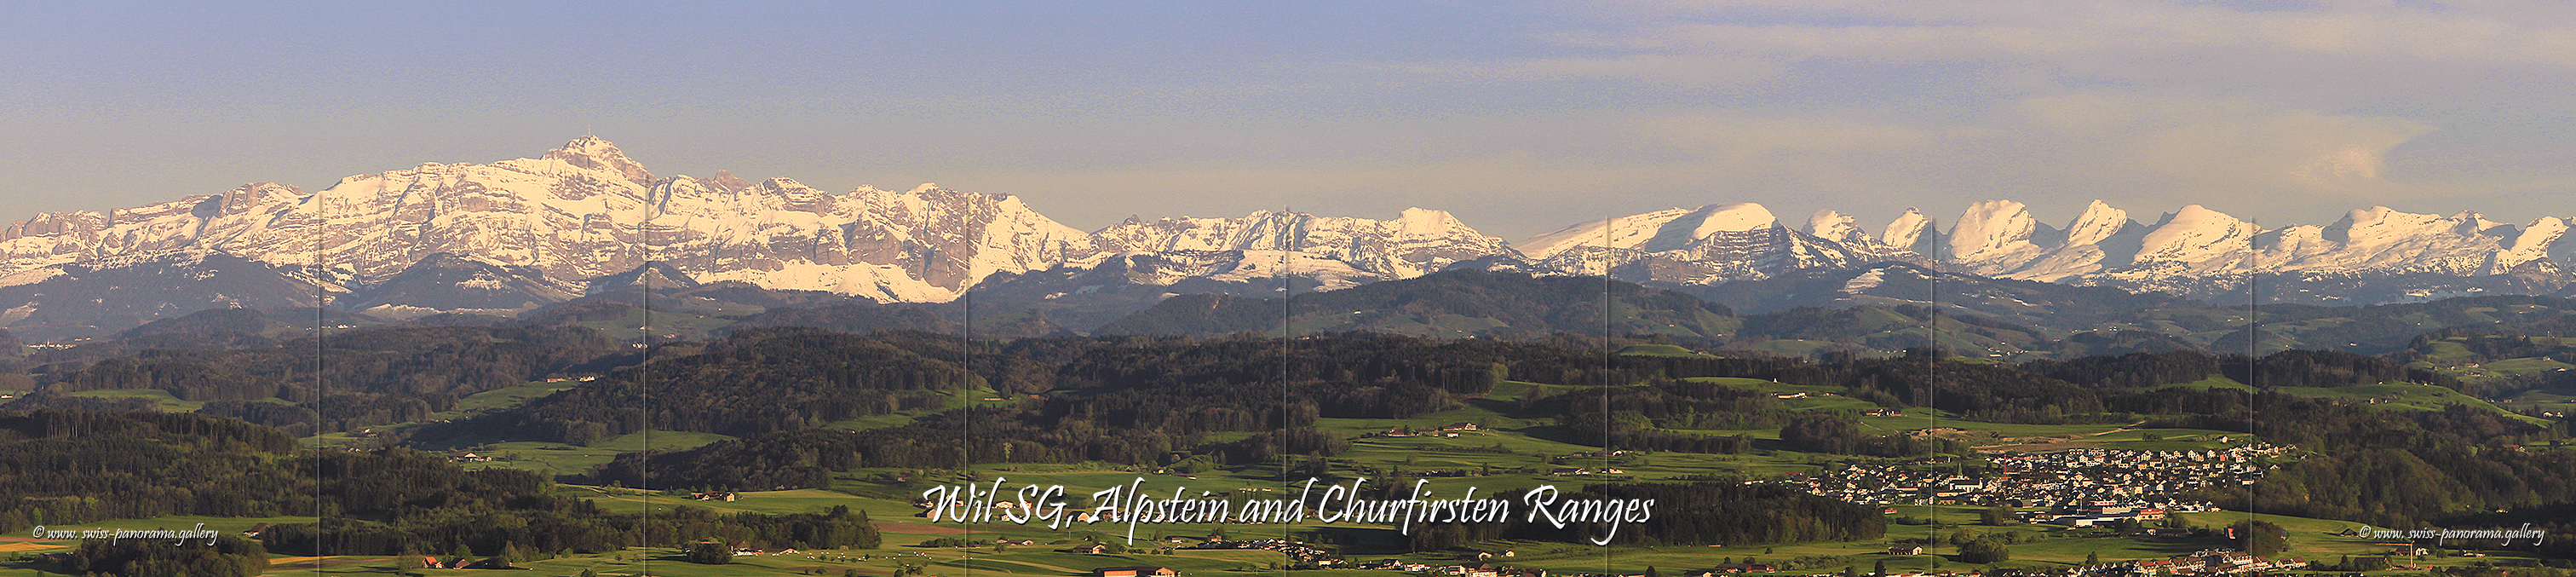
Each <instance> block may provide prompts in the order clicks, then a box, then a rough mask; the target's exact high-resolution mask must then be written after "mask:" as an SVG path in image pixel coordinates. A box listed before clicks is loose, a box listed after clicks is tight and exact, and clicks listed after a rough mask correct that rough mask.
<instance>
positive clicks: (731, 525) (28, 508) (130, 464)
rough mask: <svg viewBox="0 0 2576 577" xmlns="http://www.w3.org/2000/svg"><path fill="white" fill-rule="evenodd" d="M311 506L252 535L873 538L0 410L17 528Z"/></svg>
mask: <svg viewBox="0 0 2576 577" xmlns="http://www.w3.org/2000/svg"><path fill="white" fill-rule="evenodd" d="M315 511H329V512H331V513H332V516H331V517H330V518H329V520H328V521H327V522H326V523H327V525H326V526H324V527H320V528H318V529H317V528H316V527H315V526H313V525H310V524H303V525H296V524H286V525H280V526H276V527H272V528H270V529H269V531H268V532H267V533H265V534H262V535H261V536H260V539H261V540H262V541H263V542H264V545H265V549H266V550H267V551H271V552H293V553H297V554H311V553H312V552H317V551H318V552H320V553H322V554H325V555H370V556H380V555H393V554H399V553H411V554H415V555H417V554H419V553H420V552H432V553H433V554H438V553H447V552H464V553H468V554H472V555H476V556H492V557H503V558H504V559H505V560H520V561H524V560H528V559H531V558H533V557H534V555H535V554H536V553H538V552H557V553H559V552H604V551H614V550H619V549H622V548H624V547H627V546H631V545H637V544H644V543H639V541H642V542H646V543H650V544H653V545H658V546H666V547H667V546H673V545H677V544H680V543H683V542H685V540H684V538H683V537H682V536H684V535H685V536H697V537H717V538H724V539H725V540H727V541H744V542H749V543H759V544H762V545H763V546H769V545H776V546H792V547H805V548H833V547H842V546H856V547H874V546H876V545H877V544H878V538H877V534H876V528H875V527H874V526H872V525H871V524H870V523H869V522H868V518H867V515H866V514H865V513H863V512H853V511H850V510H848V509H847V508H841V509H836V510H833V511H828V512H817V513H799V514H788V515H762V514H751V513H744V514H736V515H723V516H713V515H706V514H703V511H700V512H699V514H696V515H689V514H686V513H687V512H686V511H683V514H681V515H673V516H663V517H657V518H654V519H651V520H650V521H649V523H650V524H651V527H650V528H649V530H641V529H646V527H645V525H646V523H647V521H645V520H643V519H640V518H639V517H638V516H635V515H632V514H614V513H610V512H608V511H605V510H603V509H601V508H600V507H599V506H598V505H597V504H596V503H595V502H594V501H591V500H589V499H587V498H584V497H582V496H581V495H579V494H573V493H566V492H562V491H558V490H557V488H556V487H555V486H554V484H553V483H552V482H551V481H550V480H548V479H546V478H545V477H543V476H540V475H537V474H534V473H529V472H525V471H518V470H511V469H483V470H475V471H467V470H463V469H460V468H458V467H457V465H455V464H454V463H450V462H449V461H448V459H447V458H446V457H444V456H441V455H435V454H428V453H421V452H417V451H412V450H408V449H400V448H394V449H383V450H376V451H365V452H347V451H338V450H334V451H327V452H315V451H306V450H298V449H297V447H296V443H295V440H294V439H293V438H291V437H288V436H286V435H285V434H282V433H280V432H278V431H277V430H276V429H271V428H267V427H261V426H257V425H251V424H247V423H243V422H241V421H238V420H232V419H224V418H217V417H210V416H205V415H190V414H175V413H151V412H137V413H96V412H88V411H35V412H16V411H0V531H9V532H12V533H18V534H24V533H25V532H26V531H25V530H26V529H27V528H29V527H32V526H35V525H39V524H52V525H55V526H64V525H75V524H80V523H86V522H90V521H98V520H104V519H145V518H153V517H163V516H169V515H202V516H214V517H278V516H301V515H311V514H313V513H314V512H315ZM104 544H105V543H103V542H92V543H91V544H89V545H104ZM162 548H164V549H171V548H169V547H167V546H166V545H165V546H163V547H162ZM225 549H226V550H227V551H236V550H238V551H240V552H244V554H246V555H248V556H251V557H253V558H257V557H258V553H257V551H258V550H259V549H260V547H258V546H242V545H240V544H232V543H228V544H226V546H225ZM173 550H176V549H173ZM136 556H137V554H136V552H134V551H128V550H122V549H112V548H102V547H94V546H87V545H85V546H84V547H82V548H81V549H80V550H78V551H76V552H74V553H72V554H70V555H69V556H67V557H66V558H64V559H62V560H61V561H60V563H64V564H69V565H70V566H68V567H60V566H58V567H57V568H58V569H69V570H71V571H74V572H76V573H80V572H88V571H91V570H99V571H105V572H109V573H119V574H138V572H137V571H134V570H133V569H134V568H132V567H121V566H117V565H119V564H122V563H128V562H134V561H135V560H136V559H135V558H136ZM145 557H149V556H148V555H146V556H145ZM147 562H149V561H148V560H147ZM254 565H255V564H254ZM254 572H255V571H254ZM140 573H141V574H177V573H169V572H159V573H155V572H150V571H143V572H140ZM188 574H210V573H203V572H191V573H188ZM227 574H247V573H227Z"/></svg>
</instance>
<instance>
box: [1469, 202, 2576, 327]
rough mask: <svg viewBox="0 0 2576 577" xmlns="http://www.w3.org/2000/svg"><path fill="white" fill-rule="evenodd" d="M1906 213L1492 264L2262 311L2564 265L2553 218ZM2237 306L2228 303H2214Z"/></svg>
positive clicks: (1602, 243) (1650, 236)
mask: <svg viewBox="0 0 2576 577" xmlns="http://www.w3.org/2000/svg"><path fill="white" fill-rule="evenodd" d="M1936 222H1937V221H1935V220H1934V219H1932V218H1930V217H1928V216H1927V215H1925V214H1924V212H1923V211H1921V210H1918V209H1907V210H1906V211H1905V212H1904V213H1902V214H1899V215H1897V216H1896V218H1894V219H1892V220H1891V221H1889V222H1888V223H1887V225H1886V226H1884V227H1882V228H1881V229H1880V230H1882V231H1883V232H1882V233H1881V234H1880V235H1878V236H1874V237H1873V236H1871V235H1870V234H1869V233H1868V232H1867V229H1865V228H1864V227H1863V226H1862V225H1861V223H1860V221H1859V219H1857V218H1854V217H1852V216H1849V215H1846V214H1843V213H1841V212H1837V211H1832V210H1825V211H1819V212H1817V213H1816V214H1815V215H1814V216H1811V217H1809V218H1808V220H1807V223H1806V226H1805V227H1804V229H1805V230H1804V231H1803V232H1791V231H1788V230H1787V229H1786V228H1785V227H1783V226H1782V225H1781V224H1780V223H1778V222H1777V221H1776V220H1775V219H1773V218H1771V215H1770V212H1769V211H1768V210H1765V209H1763V208H1762V207H1761V206H1760V205H1754V204H1743V203H1738V204H1717V205H1708V206H1704V207H1700V208H1698V209H1681V208H1675V209H1667V210H1661V211H1655V212H1649V213H1643V214H1637V215H1631V216H1625V217H1618V218H1613V219H1605V220H1597V221H1590V222H1585V223H1581V224H1576V225H1573V226H1569V227H1566V228H1564V229H1561V230H1558V231H1555V232H1550V233H1548V234H1543V235H1539V236H1536V237H1532V238H1530V239H1529V240H1526V241H1523V242H1521V243H1520V244H1519V247H1520V249H1521V251H1522V253H1523V254H1526V255H1528V257H1529V258H1530V260H1529V261H1527V262H1526V263H1521V264H1518V265H1507V266H1511V267H1513V268H1518V269H1521V270H1529V271H1533V272H1540V273H1546V274H1596V275H1597V274H1601V271H1603V270H1605V268H1604V267H1605V266H1606V267H1607V269H1606V270H1609V271H1611V274H1612V275H1613V276H1616V277H1618V278H1621V279H1623V280H1629V281H1633V282H1647V283H1665V284H1673V285H1685V286H1690V285H1713V284H1719V283H1726V282H1732V281H1740V280H1753V279H1765V278H1773V277H1777V276H1780V275H1783V274H1785V273H1788V272H1791V271H1803V270H1853V269H1859V268H1865V267H1867V265H1870V264H1873V263H1880V262H1890V261H1904V262H1913V263H1937V266H1939V267H1940V268H1941V269H1943V270H1945V271H1948V272H1952V273H1967V274H1975V275H1981V276H1989V277H1997V278H2007V279H2016V280H2035V281H2046V282H2061V283H2070V284H2077V285H2089V286H2111V287H2118V288H2123V289H2128V290H2137V291H2151V292H2162V293H2168V294H2175V295H2183V296H2189V297H2194V298H2216V297H2227V296H2228V295H2230V294H2240V295H2241V293H2242V290H2243V288H2242V287H2243V286H2244V284H2243V283H2244V281H2245V279H2246V276H2247V273H2248V272H2253V273H2255V274H2257V275H2259V276H2260V277H2261V279H2260V280H2258V281H2257V283H2258V284H2257V287H2258V288H2260V289H2261V290H2262V291H2263V293H2264V297H2263V298H2265V299H2267V300H2276V301H2290V302H2314V303H2326V304H2370V303H2378V302H2390V301H2396V300H2415V299H2427V298H2441V297H2444V296H2457V295H2465V294H2478V293H2494V292H2510V293H2543V294H2545V293H2552V292H2557V291H2560V290H2562V289H2565V288H2567V287H2568V286H2569V284H2570V280H2571V279H2569V278H2567V276H2568V275H2567V274H2566V272H2565V271H2569V270H2571V269H2570V267H2569V266H2568V264H2569V263H2570V262H2571V261H2570V259H2571V258H2576V239H2571V238H2568V235H2567V231H2568V229H2569V228H2570V227H2571V225H2576V222H2571V221H2569V220H2568V219H2562V218H2555V217H2544V218H2540V219H2536V220H2533V221H2532V222H2531V223H2530V224H2527V225H2523V226H2519V227H2517V226H2514V225H2509V224H2505V223H2500V222H2495V221H2491V220H2487V219H2486V218H2485V217H2483V216H2481V215H2478V214H2477V213H2470V212H2463V213H2459V214H2453V215H2449V216H2441V215H2431V214H2412V213H2405V212H2398V211H2395V210H2391V209H2389V208H2387V207H2373V208H2370V209H2366V210H2354V211H2350V212H2349V213H2347V214H2345V215H2344V216H2343V218H2342V219H2341V220H2339V221H2337V222H2335V223H2334V224H2330V225H2322V226H2320V225H2298V226H2289V227H2283V228H2278V229H2268V230H2267V229H2264V228H2262V227H2259V226H2257V225H2255V224H2254V223H2252V222H2248V221H2245V220H2242V219H2238V218H2236V217H2233V216H2230V215H2228V214H2226V213H2222V212H2219V211H2216V210H2212V209H2210V208H2208V207H2204V206H2200V205H2188V206H2184V207H2182V208H2180V209H2177V210H2175V211H2173V212H2169V213H2165V214H2163V215H2162V217H2161V218H2159V219H2158V220H2157V221H2156V222H2155V223H2154V224H2140V223H2139V222H2138V221H2136V220H2133V219H2131V218H2130V217H2129V212H2128V211H2125V210H2121V209H2118V208H2114V207H2112V206H2110V205H2109V204H2107V203H2104V202H2102V201H2098V200H2097V201H2094V202H2092V203H2091V204H2090V205H2088V206H2086V207H2085V209H2084V212H2083V213H2082V214H2079V215H2077V216H2076V217H2075V218H2074V219H2073V220H2072V221H2070V222H2068V223H2066V225H2065V226H2064V227H2053V226H2050V225H2048V224H2047V223H2043V222H2039V220H2038V219H2037V218H2035V217H2034V216H2032V215H2031V213H2030V210H2029V208H2028V207H2027V206H2024V205H2023V204H2021V203H2019V202H2014V201H2010V200H1990V201H1983V202H1977V203H1973V204H1970V205H1969V206H1968V207H1967V209H1966V210H1964V211H1962V212H1961V214H1960V215H1959V217H1958V218H1957V219H1956V220H1953V221H1951V222H1952V223H1953V224H1951V226H1950V227H1949V229H1948V230H1947V231H1941V230H1940V229H1939V227H1937V226H1935V224H1936ZM2229 298H2231V299H2233V298H2242V297H2241V296H2237V297H2229Z"/></svg>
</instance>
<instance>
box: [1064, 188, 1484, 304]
mask: <svg viewBox="0 0 2576 577" xmlns="http://www.w3.org/2000/svg"><path fill="white" fill-rule="evenodd" d="M1092 236H1093V239H1094V242H1096V243H1097V246H1098V247H1099V250H1100V251H1103V252H1105V253H1107V254H1160V255H1167V257H1171V260H1176V261H1182V262H1193V263H1197V264H1194V265H1188V266H1185V267H1183V268H1181V269H1170V270H1175V272H1176V273H1177V274H1180V275H1182V276H1208V277H1214V278H1218V279H1220V280H1244V279H1243V278H1234V277H1245V278H1256V277H1267V276H1270V275H1272V274H1274V273H1276V272H1277V271H1276V270H1274V269H1276V268H1278V267H1282V266H1284V267H1286V269H1287V270H1288V274H1292V275H1296V276H1301V277H1308V278H1313V279H1315V280H1317V281H1318V282H1320V283H1321V284H1322V285H1323V286H1325V287H1326V288H1345V287H1349V286H1353V285H1357V284H1360V283H1366V282H1374V281H1380V280H1391V279H1399V278H1413V277H1418V276H1422V275H1424V274H1429V273H1433V272H1438V271H1440V270H1441V269H1443V268H1447V267H1448V266H1449V265H1451V264H1453V263H1457V262H1460V261H1468V260H1475V259H1479V258H1484V257H1489V256H1495V255H1506V254H1512V249H1511V248H1509V247H1507V246H1505V244H1504V242H1503V239H1501V238H1499V237H1494V236H1488V235H1486V234H1484V233H1481V232H1477V231H1476V229H1474V228H1472V227H1469V226H1467V224H1466V223H1463V222H1459V221H1458V219H1457V217H1454V216H1450V215H1449V213H1448V212H1444V211H1438V210H1427V209H1421V208H1408V209H1404V212H1403V213H1401V214H1399V215H1397V216H1396V218H1395V220H1369V219H1364V218H1349V217H1320V216H1315V215H1311V214H1305V213H1296V212H1272V211H1257V212H1254V213H1252V214H1250V215H1247V216H1244V217H1242V218H1189V217H1181V218H1164V219H1158V220H1154V221H1145V220H1141V219H1137V218H1133V217H1130V218H1128V219H1127V221H1125V222H1121V223H1118V224H1114V225H1110V226H1109V227H1108V228H1103V229H1100V230H1099V231H1098V232H1095V233H1093V235H1092ZM1292 254H1293V255H1294V257H1293V258H1289V255H1292ZM1283 258H1287V259H1288V260H1282V259H1283ZM1263 266H1270V267H1273V268H1272V269H1264V268H1262V267H1263ZM1128 270H1136V269H1134V268H1132V267H1131V268H1129V269H1128ZM1180 271H1196V272H1180ZM1139 280H1140V281H1144V282H1150V283H1151V284H1171V283H1170V282H1169V281H1168V280H1166V281H1159V282H1158V281H1147V280H1145V279H1139Z"/></svg>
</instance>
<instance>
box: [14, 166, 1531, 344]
mask: <svg viewBox="0 0 2576 577" xmlns="http://www.w3.org/2000/svg"><path fill="white" fill-rule="evenodd" d="M1283 249H1284V250H1288V251H1292V252H1293V253H1294V254H1295V255H1296V256H1295V258H1294V259H1292V260H1293V261H1294V262H1291V263H1290V265H1289V268H1290V269H1292V271H1294V273H1295V274H1298V275H1300V276H1308V277H1314V278H1318V279H1321V280H1323V281H1324V283H1325V284H1326V285H1327V286H1333V287H1341V286H1350V285H1353V284H1357V283H1364V282H1373V281H1377V280H1384V279H1393V278H1410V277H1414V276H1420V275H1422V274H1425V273H1428V272H1433V271H1437V270H1440V269H1441V268H1443V267H1446V266H1449V265H1450V264H1452V263H1454V262H1457V261H1461V260H1470V259H1477V258H1483V257H1489V256H1495V255H1510V254H1513V253H1512V251H1511V249H1510V248H1508V247H1507V246H1505V244H1504V242H1503V241H1502V239H1500V238H1496V237H1492V236H1488V235H1484V234H1482V233H1478V232H1476V231H1475V230H1474V229H1473V228H1470V227H1468V226H1467V225H1466V224H1464V223H1461V222H1459V221H1458V220H1457V219H1456V218H1454V217H1452V216H1450V215H1449V214H1448V213H1446V212H1441V211H1436V210H1424V209H1410V210H1406V211H1404V212H1403V214H1401V215H1399V216H1398V217H1397V218H1395V219H1393V220H1384V221H1380V220H1368V219H1360V218H1343V217H1319V216H1314V215H1308V214H1300V213H1271V212H1260V213H1254V214H1253V215H1251V216H1247V217H1244V218H1234V219H1192V218H1181V219H1162V220H1157V221H1151V222H1146V221H1130V222H1128V223H1122V224H1119V225H1115V226H1111V227H1109V228H1108V229H1104V230H1102V231H1099V232H1097V233H1092V232H1084V231H1081V230H1077V229H1074V228H1071V227H1067V226H1064V225H1063V224H1060V223H1057V222H1056V221H1054V220H1052V219H1049V218H1047V217H1046V216H1044V215H1042V214H1039V213H1038V212H1037V211H1035V210H1033V209H1031V208H1030V207H1029V206H1028V205H1027V204H1025V203H1024V202H1022V201H1021V200H1020V199H1018V198H1016V197H1012V196H1010V195H1005V194H987V193H974V192H963V191H957V190H951V189H947V188H941V187H939V186H937V185H931V184H924V185H921V186H919V187H916V188H913V189H911V190H906V191H888V190H880V189H877V188H873V187H866V186H862V187H859V188H857V189H855V190H851V191H848V192H842V193H833V192H827V191H823V190H819V189H816V188H813V187H809V186H806V185H804V184H802V183H799V182H797V181H795V180H793V179H789V178H770V179H767V180H762V181H758V182H749V181H745V180H743V179H740V178H736V177H735V176H734V175H732V174H730V173H727V172H724V171H718V172H717V173H716V174H715V175H714V176H712V177H693V176H687V175H674V176H668V177H662V176H656V175H654V174H653V172H652V171H650V170H648V169H646V168H645V166H644V165H643V164H642V163H640V162H637V161H635V160H634V159H632V158H628V157H627V156H626V154H625V153H624V152H623V151H621V150H619V149H618V148H617V146H616V145H614V144H611V143H609V142H608V141H606V140H602V139H598V138H594V137H583V138H579V139H575V140H573V141H571V142H569V143H566V144H565V145H564V146H563V147H561V148H557V149H554V150H550V151H547V152H545V153H543V154H541V155H538V157H536V158H532V159H530V158H522V159H516V160H505V161H500V162H493V163H488V164H438V163H431V164H423V165H420V166H417V167H413V168H409V169H403V170H394V171H387V172H381V173H376V174H363V175H357V176H351V177H348V178H345V179H342V180H341V181H340V182H339V183H337V184H334V185H332V186H330V187H328V188H324V189H322V190H320V191H314V192H307V191H305V190H303V189H299V188H297V187H293V186H286V185H281V184H273V183H253V184H247V185H243V186H241V187H239V188H236V189H233V190H230V191H226V192H223V193H221V194H214V195H200V196H190V197H185V198H182V199H179V200H176V201H170V202H163V203H155V204H149V205H145V206H140V207H134V208H122V209H114V210H109V211H106V212H103V213H101V212H69V213H49V214H40V215H36V216H34V217H31V218H28V219H26V220H22V221H19V222H16V223H14V224H11V225H9V226H8V227H7V228H6V229H5V230H0V287H17V286H24V285H29V284H32V283H37V282H41V281H44V280H45V279H49V278H57V277H62V276H64V275H67V274H72V273H75V272H79V273H81V274H90V273H94V272H96V271H97V270H99V267H101V266H106V264H104V263H110V262H123V261H118V260H117V259H127V260H131V259H133V258H142V257H152V258H159V257H161V256H172V257H174V258H185V259H195V260H192V261H190V262H195V261H202V260H204V259H205V258H207V257H209V255H222V256H223V257H225V258H232V259H240V260H242V261H244V262H250V263H258V264H259V265H261V266H267V267H272V268H274V269H276V270H275V271H273V272H274V273H275V274H278V275H283V276H284V277H291V278H294V279H300V280H301V281H302V282H305V283H307V286H306V288H304V289H302V290H299V291H296V292H295V293H290V295H292V294H301V295H303V298H304V301H305V302H307V303H308V304H307V305H306V306H310V304H309V303H310V301H311V293H313V292H314V291H315V289H313V288H312V287H311V285H312V284H315V283H316V280H315V279H317V278H318V279H320V280H319V282H318V284H321V285H322V287H321V288H320V289H319V290H321V291H322V292H324V293H327V295H328V296H329V297H330V300H331V301H332V302H333V303H334V304H335V305H336V306H341V307H344V308H351V309H355V310H367V311H373V312H376V313H382V314H384V315H387V316H394V317H406V316H416V315H420V314H428V313H432V312H447V311H470V312H481V313H507V312H511V311H520V310H527V309H529V308H533V307H535V306H540V305H543V304H546V303H551V302H559V301H562V300H565V299H567V298H573V297H578V296H580V295H581V294H583V292H584V290H585V288H584V287H585V286H589V287H591V290H595V289H596V288H597V285H598V283H597V282H593V280H594V279H600V278H602V277H607V276H611V275H618V274H629V273H633V272H634V271H637V270H639V269H640V267H643V266H645V265H646V264H647V263H656V264H657V266H659V267H666V268H667V269H668V271H667V272H668V273H669V274H668V275H667V276H671V277H674V278H688V279H693V282H700V283H718V282H724V281H741V282H745V283H749V284H751V285H754V286H759V287H763V288H768V289H777V290H811V291H826V292H832V293H838V294H844V295H851V296H855V297H861V298H867V299H870V300H875V301H879V302H936V301H946V300H950V299H954V298H956V297H957V296H958V295H959V294H961V293H962V292H963V291H965V290H967V289H969V288H971V287H973V286H975V284H976V283H978V282H980V281H981V280H982V279H984V278H986V277H989V276H991V275H994V274H996V273H1027V272H1031V271H1042V270H1051V269H1057V268H1067V267H1070V268H1083V267H1090V266H1094V265H1097V264H1099V263H1100V262H1102V261H1103V260H1104V259H1107V258H1110V257H1112V256H1116V255H1120V254H1152V255H1164V256H1167V257H1169V258H1166V259H1163V260H1166V261H1170V262H1172V263H1174V264H1184V266H1176V267H1165V268H1168V269H1170V270H1174V271H1176V272H1180V274H1181V275H1182V276H1216V277H1224V276H1227V275H1233V276H1265V275H1269V274H1271V272H1270V271H1269V268H1271V267H1270V266H1269V265H1267V264H1265V263H1271V262H1277V261H1278V260H1279V256H1280V255H1279V251H1281V250H1283ZM1264 251H1267V252H1266V253H1265V252H1264ZM316 263H319V266H318V267H317V266H316ZM236 268H238V267H236ZM657 278H658V277H657ZM1140 280H1152V279H1140ZM1168 280H1169V279H1164V284H1168ZM233 296H236V297H238V296H240V295H233ZM200 297H201V298H200ZM200 297H192V298H188V299H180V300H178V301H173V302H197V301H205V302H227V301H225V300H224V299H223V298H222V297H221V296H220V295H200ZM252 300H257V299H252ZM9 306H19V307H20V308H25V307H32V306H37V305H35V304H34V303H26V304H25V305H23V306H21V303H18V302H5V303H0V307H9ZM173 306H175V305H173ZM156 310H157V309H156ZM192 310H193V309H192ZM187 312H190V311H178V314H185V313H187ZM159 316H160V315H146V316H143V317H139V318H137V319H135V320H134V321H133V322H134V323H139V322H143V321H149V320H152V319H153V318H159ZM43 317H44V315H40V314H36V313H35V312H33V309H28V310H27V311H23V312H22V313H21V314H19V315H17V316H16V317H14V318H13V319H12V320H19V319H29V318H43ZM119 322H122V321H111V322H110V324H117V323H119ZM0 324H7V323H6V322H0ZM127 326H131V323H127ZM118 328H123V327H110V330H113V329H118Z"/></svg>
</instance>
